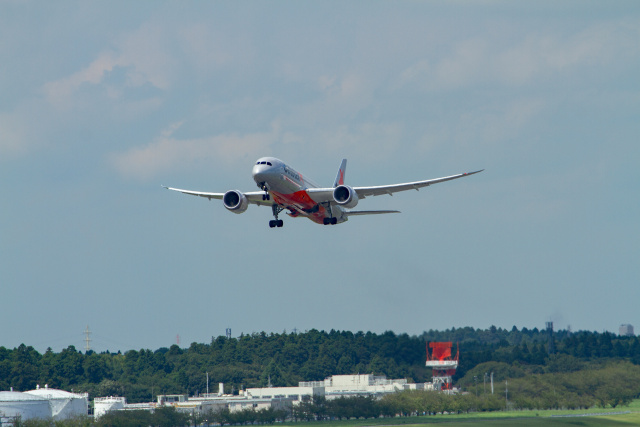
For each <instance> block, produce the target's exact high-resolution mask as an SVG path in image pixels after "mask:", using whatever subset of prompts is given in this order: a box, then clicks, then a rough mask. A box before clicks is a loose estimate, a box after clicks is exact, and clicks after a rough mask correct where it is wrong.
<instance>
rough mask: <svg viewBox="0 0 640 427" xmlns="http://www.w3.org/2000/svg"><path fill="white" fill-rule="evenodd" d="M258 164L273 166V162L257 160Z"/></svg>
mask: <svg viewBox="0 0 640 427" xmlns="http://www.w3.org/2000/svg"><path fill="white" fill-rule="evenodd" d="M256 165H268V166H272V165H271V162H256Z"/></svg>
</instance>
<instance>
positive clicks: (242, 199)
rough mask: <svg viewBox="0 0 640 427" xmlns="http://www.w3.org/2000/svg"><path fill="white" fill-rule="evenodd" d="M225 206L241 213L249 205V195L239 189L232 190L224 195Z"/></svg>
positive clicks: (236, 212)
mask: <svg viewBox="0 0 640 427" xmlns="http://www.w3.org/2000/svg"><path fill="white" fill-rule="evenodd" d="M222 203H223V204H224V207H225V208H227V209H228V210H229V211H231V212H233V213H235V214H241V213H243V212H244V211H246V210H247V208H248V207H249V201H248V200H247V197H246V196H245V195H244V194H242V193H241V192H239V191H238V190H230V191H227V192H226V193H224V196H222Z"/></svg>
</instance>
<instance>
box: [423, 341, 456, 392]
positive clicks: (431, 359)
mask: <svg viewBox="0 0 640 427" xmlns="http://www.w3.org/2000/svg"><path fill="white" fill-rule="evenodd" d="M451 346H452V343H451V342H430V343H428V344H427V363H426V364H425V365H426V366H427V367H430V368H433V374H432V382H433V388H434V390H451V389H452V387H453V381H452V379H451V377H452V376H453V375H454V374H455V373H456V369H457V368H458V359H459V357H460V348H459V347H458V350H457V352H456V357H452V355H451ZM430 348H431V352H429V349H430Z"/></svg>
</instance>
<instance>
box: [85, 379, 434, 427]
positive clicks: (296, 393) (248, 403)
mask: <svg viewBox="0 0 640 427" xmlns="http://www.w3.org/2000/svg"><path fill="white" fill-rule="evenodd" d="M219 387H220V391H219V392H218V393H217V394H214V393H210V394H204V395H199V396H194V397H188V396H186V395H182V394H177V395H159V396H158V399H157V401H156V402H149V403H137V404H127V401H126V399H125V398H124V397H101V398H96V399H94V401H93V402H94V415H95V417H96V418H100V417H101V416H102V415H104V414H105V413H107V412H109V411H113V410H125V411H126V410H136V409H144V410H149V411H153V410H154V409H156V408H158V407H161V406H173V407H175V408H176V409H177V410H179V411H182V412H189V413H196V414H202V413H207V412H209V411H217V410H220V409H229V411H231V412H235V411H241V410H243V409H251V408H253V409H255V410H261V409H267V408H270V407H272V408H274V409H287V410H289V409H291V408H292V407H293V405H297V404H299V403H300V402H302V401H303V400H307V399H314V398H316V397H318V396H323V397H325V398H327V399H329V400H331V399H336V398H339V397H353V396H373V397H376V398H379V397H382V396H383V395H385V394H390V393H396V392H398V391H402V390H424V389H430V388H431V384H408V383H407V380H405V379H401V380H388V379H387V378H386V377H384V376H374V375H369V374H367V375H334V376H332V377H329V378H327V379H325V380H324V381H312V382H300V383H299V384H298V387H265V388H248V389H246V390H241V391H240V393H239V394H238V395H237V396H234V395H223V394H222V390H224V385H223V384H220V385H219Z"/></svg>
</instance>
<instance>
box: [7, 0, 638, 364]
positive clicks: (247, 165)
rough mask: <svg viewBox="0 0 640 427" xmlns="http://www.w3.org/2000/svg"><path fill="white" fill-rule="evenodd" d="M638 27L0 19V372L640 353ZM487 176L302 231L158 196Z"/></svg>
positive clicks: (261, 9)
mask: <svg viewBox="0 0 640 427" xmlns="http://www.w3.org/2000/svg"><path fill="white" fill-rule="evenodd" d="M639 71H640V3H638V2H637V1H617V2H604V1H582V0H581V1H564V2H556V1H525V2H511V1H457V0H453V1H402V0H401V1H394V2H384V1H366V2H365V1H354V2H341V1H310V2H297V1H273V2H261V1H247V2H234V1H219V2H199V1H184V2H172V1H144V0H141V1H136V2H129V1H94V2H86V1H59V2H42V1H29V0H24V1H21V0H0V183H1V184H0V188H1V189H2V194H1V197H0V286H1V287H0V289H1V291H0V321H1V322H2V324H3V325H5V326H4V327H3V328H1V331H0V346H5V347H7V348H13V347H16V346H18V345H20V344H21V343H25V344H27V345H31V346H34V347H35V348H36V349H37V350H39V351H41V352H42V351H45V350H46V348H48V347H51V348H52V349H53V350H54V351H59V350H61V349H62V348H66V347H67V346H69V345H74V346H76V348H78V349H84V346H85V341H84V338H85V335H84V333H83V331H84V330H85V328H86V327H87V326H88V327H89V329H90V331H91V336H90V337H91V339H92V341H91V343H90V344H91V348H92V349H93V350H95V351H106V350H109V351H117V350H122V351H126V350H129V349H141V348H148V349H158V348H160V347H169V346H171V345H172V344H176V343H178V342H179V343H180V346H182V347H188V346H189V345H190V343H192V342H200V343H208V342H210V340H211V338H212V337H217V336H220V335H224V334H225V330H226V328H231V330H232V335H233V336H239V335H240V334H241V333H244V334H250V333H253V332H261V331H265V332H268V333H269V332H274V333H281V332H283V331H287V332H292V331H306V330H310V329H318V330H326V331H329V330H331V329H336V330H349V331H353V332H356V331H365V332H366V331H372V332H376V333H382V332H384V331H387V330H391V331H394V332H395V333H398V334H399V333H408V334H410V335H417V334H420V333H422V332H423V331H425V330H429V329H437V330H444V329H447V328H451V327H456V328H457V327H465V326H472V327H474V328H482V329H485V328H489V327H490V326H491V325H495V326H497V327H502V328H508V329H511V328H512V327H513V326H514V325H515V326H516V327H517V328H519V329H520V328H522V327H527V328H530V329H531V328H534V327H537V328H543V327H544V325H545V322H547V321H553V322H554V326H555V328H556V329H566V328H571V329H572V330H574V331H577V330H591V331H605V330H608V331H613V332H617V331H618V327H619V326H620V324H623V323H630V324H632V325H634V326H635V327H636V330H638V329H640V310H638V302H639V301H640V286H639V285H640V261H639V256H640V225H639V221H638V218H640V197H639V196H640V193H639V189H640V187H639V184H640V168H639V166H640V138H639V136H640V78H639V77H638V76H639V75H640V74H639ZM263 156H274V157H277V158H280V159H282V160H283V161H285V162H287V163H288V164H290V165H292V166H293V167H294V168H296V169H297V170H298V171H300V172H302V173H303V174H304V175H305V176H307V177H310V178H312V179H313V180H314V181H316V182H318V183H320V184H321V185H326V186H330V185H331V184H332V183H333V180H334V178H335V174H336V172H337V169H338V167H339V165H340V161H341V160H342V159H343V158H347V159H348V166H347V171H346V183H347V184H349V185H353V186H364V185H383V184H393V183H399V182H407V181H416V180H421V179H430V178H437V177H441V176H447V175H452V174H455V173H460V172H467V171H473V170H478V169H485V171H484V172H482V173H481V174H477V175H473V176H471V177H468V178H464V179H460V180H455V181H450V182H445V183H441V184H438V185H434V186H431V187H429V188H426V189H423V190H421V191H419V192H413V191H411V192H403V193H398V194H396V195H394V196H393V197H389V196H380V197H373V198H367V199H366V200H362V201H361V202H360V203H359V204H358V209H364V210H370V209H398V210H400V211H402V213H401V214H396V215H379V216H378V215H376V216H361V217H352V218H351V219H350V220H349V221H348V222H347V223H345V224H340V225H337V226H322V225H317V224H315V223H312V222H311V221H309V220H306V219H301V218H295V219H294V218H289V217H287V216H285V217H284V227H283V228H279V229H270V228H269V226H268V221H269V220H270V219H272V216H271V212H270V209H268V208H264V207H257V206H250V208H249V209H248V210H247V211H246V212H245V213H244V214H241V215H234V214H231V213H230V212H228V211H226V210H225V208H224V207H223V205H222V204H221V202H219V201H215V200H214V201H207V200H206V199H202V198H198V197H191V196H187V195H183V194H179V193H174V192H169V191H166V190H164V189H162V187H161V185H168V186H173V187H178V188H186V189H192V190H197V191H211V192H224V191H227V190H232V189H238V190H241V191H256V190H257V187H256V185H255V183H254V182H253V180H252V177H251V169H252V166H253V164H254V162H255V160H256V159H258V158H260V157H263Z"/></svg>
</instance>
